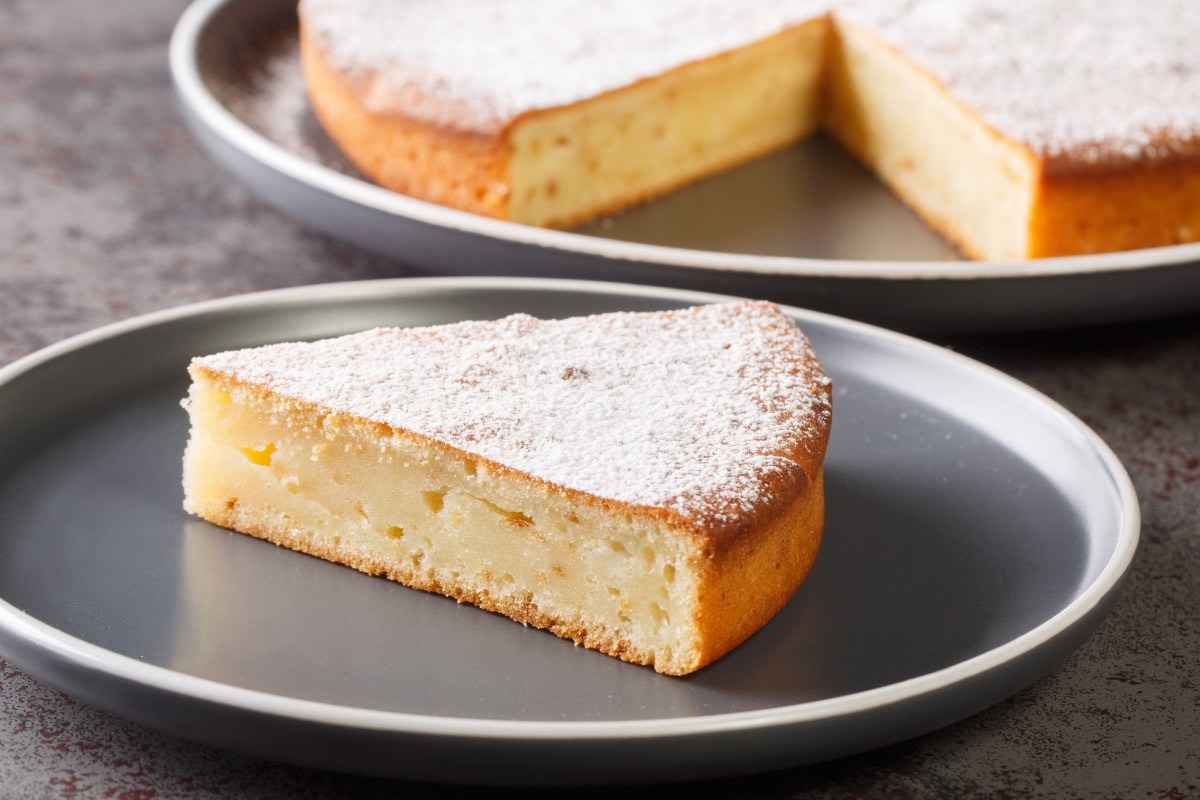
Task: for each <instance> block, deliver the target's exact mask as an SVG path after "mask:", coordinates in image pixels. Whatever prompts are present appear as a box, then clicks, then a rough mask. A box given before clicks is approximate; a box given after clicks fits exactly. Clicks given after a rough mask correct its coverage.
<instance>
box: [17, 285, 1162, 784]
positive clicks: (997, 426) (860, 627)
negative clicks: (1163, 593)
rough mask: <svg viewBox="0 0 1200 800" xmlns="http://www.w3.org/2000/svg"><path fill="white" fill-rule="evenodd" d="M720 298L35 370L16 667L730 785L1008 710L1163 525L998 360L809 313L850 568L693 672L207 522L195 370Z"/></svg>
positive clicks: (309, 304)
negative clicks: (192, 425) (370, 339)
mask: <svg viewBox="0 0 1200 800" xmlns="http://www.w3.org/2000/svg"><path fill="white" fill-rule="evenodd" d="M713 299H716V298H714V297H713V296H710V295H700V294H693V293H687V292H681V291H677V290H669V289H653V288H640V287H634V286H621V285H614V284H591V283H579V282H569V281H546V280H520V279H505V280H501V279H483V278H478V279H428V280H400V281H383V282H372V283H361V284H341V285H334V286H320V287H308V288H301V289H290V290H284V291H277V292H270V293H265V294H259V295H250V296H246V297H240V298H233V299H229V300H223V301H217V302H211V303H206V304H201V305H197V306H191V307H186V308H183V309H179V310H173V311H168V312H164V313H159V314H155V315H151V316H148V317H143V318H140V319H136V320H132V321H130V322H125V323H121V324H118V325H114V326H109V327H107V328H103V329H101V330H98V331H96V332H94V333H91V334H87V335H84V336H81V337H76V338H74V339H71V340H68V341H66V342H63V343H61V344H59V345H56V346H54V347H51V348H49V349H47V350H43V351H41V352H39V353H36V354H34V355H32V356H30V357H27V358H25V359H23V360H21V361H19V362H17V363H15V364H12V365H10V366H9V367H7V368H5V369H3V370H0V652H3V653H4V656H5V657H6V658H8V659H11V660H12V661H13V662H14V663H16V664H17V665H18V666H20V667H22V668H23V669H25V670H27V671H28V672H30V673H31V674H33V675H35V676H37V677H38V678H40V679H41V680H43V681H45V682H46V683H49V684H50V685H53V686H57V687H59V688H61V689H63V690H65V691H67V692H68V693H70V694H72V695H75V696H76V697H78V698H80V699H82V700H84V701H86V702H88V703H92V704H94V705H97V706H100V707H103V708H106V709H109V710H111V711H114V712H116V713H118V714H121V715H124V716H126V717H128V718H130V719H133V720H136V721H138V722H141V723H144V724H146V725H150V726H153V727H156V728H159V729H162V730H164V731H167V732H169V733H172V734H176V735H179V736H183V737H188V738H192V739H196V740H199V741H203V742H208V743H212V744H216V745H219V746H222V747H226V748H230V749H234V750H240V751H244V752H247V753H253V754H258V755H263V756H267V757H270V758H275V759H280V760H284V761H291V762H294V763H299V764H305V765H309V766H318V767H328V768H333V769H340V770H349V771H357V772H364V773H373V774H379V775H390V776H404V777H416V778H426V779H434V780H447V781H474V782H494V783H510V782H523V783H546V784H549V783H568V782H606V781H608V782H615V781H649V780H676V779H684V778H699V777H707V776H717V775H728V774H735V773H739V772H749V771H755V770H765V769H772V768H779V767H787V766H794V765H799V764H804V763H809V762H812V761H815V760H818V759H826V758H830V757H834V756H838V755H843V754H847V753H851V752H855V751H860V750H864V749H868V748H872V747H876V746H879V745H883V744H886V743H889V742H894V741H897V740H899V739H902V738H906V737H911V736H915V735H918V734H920V733H922V732H925V731H928V730H931V729H933V728H936V727H938V726H941V725H945V724H947V723H949V722H951V721H953V720H956V719H960V718H962V717H964V716H967V715H969V714H972V713H974V712H976V711H978V710H980V709H982V708H984V707H985V706H987V705H989V704H991V703H994V702H996V701H998V700H1000V699H1002V698H1004V697H1006V696H1008V695H1010V694H1011V693H1013V692H1014V691H1016V690H1017V689H1019V688H1021V687H1023V686H1025V685H1027V684H1028V683H1030V682H1031V681H1033V680H1035V679H1036V678H1037V677H1039V676H1041V675H1042V674H1044V673H1046V672H1047V671H1049V670H1050V669H1052V668H1053V667H1054V666H1055V665H1056V664H1057V663H1059V662H1060V661H1061V660H1062V659H1064V658H1065V657H1066V656H1067V655H1068V654H1069V653H1070V652H1071V651H1072V650H1073V649H1074V648H1075V647H1076V646H1078V645H1079V644H1080V643H1081V642H1082V641H1083V640H1084V639H1085V638H1086V637H1087V636H1088V635H1089V634H1090V633H1091V632H1092V631H1093V630H1094V629H1095V627H1096V626H1097V625H1098V624H1099V623H1100V621H1101V619H1102V618H1103V616H1104V615H1105V614H1106V613H1107V611H1108V609H1109V607H1110V606H1111V604H1112V602H1113V600H1114V599H1115V597H1116V594H1117V590H1118V586H1119V584H1120V582H1121V579H1122V577H1123V576H1124V574H1125V571H1126V569H1127V567H1128V566H1129V563H1130V559H1131V557H1132V555H1133V552H1134V547H1135V544H1136V540H1137V536H1138V524H1139V521H1138V520H1139V517H1138V506H1137V501H1136V499H1135V497H1134V493H1133V489H1132V487H1131V485H1130V483H1129V480H1128V477H1127V476H1126V474H1125V473H1124V471H1123V470H1122V468H1121V466H1120V464H1119V463H1118V461H1117V460H1116V458H1115V457H1114V456H1113V455H1112V453H1111V452H1110V451H1109V450H1108V448H1107V447H1105V446H1104V444H1103V443H1102V442H1101V441H1100V440H1099V439H1098V438H1097V437H1096V436H1095V435H1094V434H1093V433H1092V432H1090V431H1089V430H1088V429H1087V428H1086V427H1084V426H1083V424H1082V423H1080V422H1079V421H1078V420H1077V419H1075V418H1074V417H1072V416H1070V415H1069V414H1068V413H1066V412H1065V411H1064V410H1063V409H1061V408H1060V407H1058V406H1056V405H1054V404H1053V403H1051V402H1050V401H1049V400H1047V399H1046V398H1044V397H1043V396H1041V395H1039V394H1037V393H1036V392H1034V391H1033V390H1031V389H1029V388H1027V387H1025V386H1024V385H1022V384H1020V383H1017V382H1016V381H1014V380H1012V379H1010V378H1007V377H1005V376H1003V375H1001V374H999V373H997V372H995V371H994V370H991V369H989V368H987V367H984V366H981V365H979V364H977V363H975V362H972V361H969V360H967V359H965V358H963V357H961V356H958V355H955V354H953V353H950V352H948V351H945V350H942V349H939V348H936V347H933V346H931V345H927V344H924V343H921V342H918V341H916V340H913V339H909V338H906V337H903V336H900V335H898V334H893V333H888V332H886V331H882V330H879V329H876V328H871V327H868V326H864V325H861V324H858V323H852V322H847V321H844V320H839V319H836V318H832V317H827V316H824V315H820V314H814V313H812V312H803V311H797V310H789V313H792V314H793V315H794V317H795V318H796V319H797V320H798V321H799V322H800V324H801V325H802V326H803V327H804V329H805V330H806V331H807V332H808V334H809V336H810V337H811V338H812V340H813V343H814V345H815V346H816V348H817V351H818V353H819V354H820V356H821V357H822V359H823V361H824V363H825V365H826V368H827V370H828V372H829V373H830V374H831V376H832V377H833V379H834V386H835V395H834V416H835V424H834V429H833V433H832V440H831V444H830V450H829V455H828V461H827V469H826V474H827V476H828V478H827V487H828V514H827V527H826V535H825V541H824V544H823V545H822V547H823V549H822V551H821V553H820V555H819V557H818V559H817V563H816V566H815V567H814V570H813V572H812V574H811V576H810V578H809V579H808V581H807V582H806V583H805V584H804V585H803V586H802V587H801V589H800V591H799V592H798V593H797V595H796V596H795V598H794V599H793V600H792V601H791V603H790V604H789V605H788V606H787V607H786V608H785V609H784V610H783V611H782V612H781V613H780V614H779V616H778V617H776V618H775V619H774V620H773V621H772V622H771V623H769V624H768V625H767V626H766V627H765V628H764V629H763V630H762V631H760V632H759V633H758V634H756V635H755V636H754V637H752V638H751V639H750V640H749V641H748V642H747V643H746V644H745V645H743V646H742V647H741V648H739V649H738V650H736V651H735V652H733V653H732V654H730V655H729V656H727V657H726V658H724V659H722V660H720V661H719V662H717V663H716V664H714V665H712V666H710V667H708V668H706V669H704V670H701V671H700V672H699V673H696V674H695V675H693V676H690V677H688V678H670V677H664V676H662V675H658V674H656V673H654V672H653V671H652V670H650V669H646V668H643V667H637V666H632V665H629V664H625V663H623V662H620V661H617V660H615V659H612V658H609V657H607V656H604V655H600V654H597V653H594V652H591V651H587V650H583V649H581V648H576V647H574V646H572V645H571V644H570V643H569V642H565V641H563V640H561V639H558V638H556V637H554V636H551V635H549V634H547V633H544V632H541V631H537V630H534V629H530V628H524V627H521V626H520V625H516V624H513V623H512V622H510V621H508V620H506V619H503V618H501V617H499V616H496V615H493V614H489V613H486V612H483V611H480V610H478V609H475V608H472V607H470V606H465V605H457V604H456V603H454V602H453V601H450V600H447V599H444V598H440V597H436V596H433V595H429V594H424V593H421V592H417V591H413V590H410V589H406V588H404V587H402V586H400V585H398V584H395V583H391V582H388V581H385V580H382V579H376V578H370V577H367V576H364V575H362V574H360V573H357V572H354V571H352V570H350V569H347V568H344V567H340V566H336V565H333V564H329V563H326V562H323V561H319V560H317V559H314V558H310V557H308V556H303V555H300V554H297V553H293V552H290V551H287V550H283V549H280V548H277V547H274V546H272V545H269V544H265V543H263V542H261V541H258V540H256V539H252V538H250V537H246V536H241V535H239V534H233V533H228V532H226V531H223V530H221V529H218V528H216V527H213V526H210V525H208V524H207V523H203V522H199V521H196V520H194V519H190V518H189V517H188V516H186V515H185V514H184V513H183V512H182V511H181V510H180V503H181V499H182V497H181V490H180V457H181V453H182V450H183V446H184V442H185V440H186V437H187V423H186V416H185V414H184V412H183V411H182V409H180V407H179V399H180V398H181V397H182V396H183V395H184V393H185V391H186V388H187V386H186V385H187V378H186V374H185V366H186V364H187V362H188V360H189V358H190V357H192V356H193V355H197V354H202V353H208V352H212V351H217V350H221V349H225V348H232V347H240V346H246V345H257V344H262V343H266V342H270V341H276V340H283V339H298V338H316V337H324V336H329V335H333V334H340V333H344V332H348V331H352V330H359V329H363V328H368V327H371V326H376V325H414V324H427V323H440V322H448V321H453V320H460V319H465V318H493V317H496V316H501V315H504V314H506V313H510V312H517V311H524V312H529V313H532V314H535V315H541V316H567V315H573V314H581V313H590V312H600V311H608V310H616V309H632V310H642V309H656V308H668V307H675V306H679V305H686V304H693V303H699V302H708V301H711V300H713ZM614 764H621V765H622V767H621V769H620V771H614V769H613V765H614Z"/></svg>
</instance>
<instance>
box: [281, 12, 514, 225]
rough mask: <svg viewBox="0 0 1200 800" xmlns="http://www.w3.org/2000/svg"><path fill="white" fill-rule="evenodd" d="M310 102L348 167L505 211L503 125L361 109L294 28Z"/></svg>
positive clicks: (490, 212)
mask: <svg viewBox="0 0 1200 800" xmlns="http://www.w3.org/2000/svg"><path fill="white" fill-rule="evenodd" d="M300 58H301V64H302V65H303V69H304V75H305V81H306V83H307V87H308V96H309V103H310V105H311V107H312V110H313V113H314V114H315V115H316V117H317V119H318V120H319V121H320V122H321V126H322V127H323V128H324V129H325V131H326V133H328V134H329V137H330V138H331V139H332V140H333V141H334V142H335V143H336V144H337V146H338V148H339V149H340V150H341V151H342V152H343V153H344V154H345V155H346V157H347V158H348V159H349V160H350V161H351V163H353V164H354V166H355V168H356V169H358V170H359V171H360V172H362V173H363V174H364V175H366V176H367V177H368V178H370V179H371V180H372V181H374V182H375V183H378V184H379V185H380V186H383V187H384V188H386V189H391V190H392V191H395V192H399V193H401V194H405V195H409V196H411V197H415V198H417V199H420V200H427V201H429V202H432V203H437V204H439V205H444V206H447V207H450V208H456V209H459V210H461V211H468V212H471V213H474V214H481V215H483V216H488V217H496V218H499V219H507V218H508V215H509V214H508V209H509V196H510V189H511V185H510V179H509V174H508V145H507V143H506V141H505V136H504V133H503V131H501V132H500V133H498V134H497V133H494V132H493V133H485V132H479V131H464V130H454V129H451V128H446V127H437V126H431V125H429V124H428V123H426V122H424V121H419V120H416V119H412V118H409V117H406V116H404V115H403V114H401V113H398V112H396V113H391V114H386V115H381V114H375V113H372V112H370V111H368V110H367V108H366V107H365V106H364V105H363V103H362V102H361V100H360V99H359V98H358V96H357V95H356V93H355V92H354V90H353V89H352V88H351V86H350V85H349V84H348V83H347V82H346V79H345V78H344V77H342V76H340V75H339V74H337V73H336V72H334V71H333V70H332V69H331V68H330V67H329V65H328V64H327V63H326V62H325V59H324V57H323V56H322V54H321V52H320V50H319V49H318V48H317V46H316V44H315V43H314V42H313V41H312V40H311V39H310V38H309V37H308V36H307V34H306V32H305V29H304V26H303V23H302V24H301V28H300Z"/></svg>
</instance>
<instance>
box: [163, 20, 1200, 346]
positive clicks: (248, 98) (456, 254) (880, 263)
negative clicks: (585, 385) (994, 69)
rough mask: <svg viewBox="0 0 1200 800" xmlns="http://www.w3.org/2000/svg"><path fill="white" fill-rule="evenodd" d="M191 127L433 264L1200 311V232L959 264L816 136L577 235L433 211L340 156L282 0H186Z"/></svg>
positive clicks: (754, 289) (907, 299)
mask: <svg viewBox="0 0 1200 800" xmlns="http://www.w3.org/2000/svg"><path fill="white" fill-rule="evenodd" d="M171 69H172V73H173V75H174V78H175V84H176V87H177V89H178V91H179V95H180V97H181V99H182V101H183V109H184V112H185V116H186V118H187V121H188V123H189V124H190V125H191V128H192V130H193V132H194V133H195V135H196V137H197V139H198V140H199V141H200V142H201V143H202V144H203V145H204V146H205V147H207V148H208V150H209V151H210V152H211V153H212V155H213V156H214V157H215V158H216V160H217V161H218V162H220V163H221V164H223V165H224V166H226V167H228V168H229V169H230V170H232V171H233V172H234V173H235V174H236V175H237V176H239V177H240V178H241V179H242V180H243V181H245V182H246V184H247V185H248V186H250V187H251V188H252V189H253V190H254V191H256V192H257V193H258V194H259V195H260V196H262V197H263V198H265V199H266V200H268V201H270V202H271V203H274V204H275V205H277V206H278V207H280V208H281V209H283V210H284V211H285V212H287V213H288V214H291V215H293V216H295V217H296V218H297V219H299V220H301V221H303V222H304V223H306V224H308V225H311V226H313V227H315V228H318V229H320V230H323V231H325V232H327V233H330V234H332V235H334V236H337V237H340V238H343V239H347V240H349V241H351V242H354V243H356V244H359V245H361V246H364V247H367V248H370V249H373V250H376V251H378V252H382V253H384V254H387V255H389V256H393V257H395V258H397V259H399V260H400V261H402V262H405V263H407V264H410V265H413V266H417V267H420V268H423V269H427V270H430V271H432V272H434V273H438V274H443V273H458V274H484V275H487V274H491V275H535V276H548V277H575V278H601V279H606V280H622V281H633V282H637V283H651V284H663V285H674V286H681V287H685V288H690V289H702V290H706V291H719V292H728V293H732V294H745V295H750V296H755V297H769V298H771V299H775V300H778V301H780V302H785V303H791V304H793V305H800V306H805V307H808V308H816V309H820V310H823V311H829V312H833V313H836V314H841V315H844V316H848V317H853V318H856V319H863V320H867V321H870V322H875V323H880V324H885V325H888V326H889V327H893V328H901V329H905V330H920V331H942V332H950V331H997V330H1019V329H1031V328H1044V327H1062V326H1071V325H1079V324H1085V323H1088V324H1090V323H1098V322H1108V321H1116V320H1130V319H1137V318H1145V317H1152V316H1161V315H1166V314H1172V313H1179V312H1184V311H1192V310H1196V309H1200V265H1198V264H1197V262H1200V244H1192V245H1179V246H1175V247H1163V248H1156V249H1153V250H1141V251H1135V252H1128V253H1115V254H1107V255H1100V256H1080V257H1072V258H1059V259H1044V260H1040V261H1036V262H1018V263H989V262H960V261H957V260H956V256H955V255H954V254H953V253H952V252H950V251H949V250H948V249H947V247H946V245H945V244H944V243H943V241H942V240H941V239H940V238H939V237H937V236H935V235H934V234H932V233H931V232H930V231H929V230H928V229H927V228H926V227H925V225H924V224H922V223H921V221H920V220H919V219H917V218H916V217H915V216H914V215H913V214H912V213H911V212H910V211H908V209H907V208H905V207H904V205H903V204H901V203H900V202H899V201H897V200H896V198H895V197H893V196H892V195H891V193H889V192H888V191H887V190H886V189H884V188H883V187H882V186H881V185H880V184H879V183H878V182H877V181H876V180H875V179H874V178H872V177H871V176H870V175H869V174H867V173H866V172H865V171H864V170H862V169H861V168H859V167H858V166H857V165H856V164H855V163H854V162H853V161H852V160H851V159H850V158H849V157H848V156H846V155H845V154H844V153H842V152H841V151H840V150H838V149H837V148H836V147H834V146H833V145H832V144H830V143H828V142H826V141H824V140H821V139H817V140H813V141H810V142H807V143H805V144H802V145H800V146H797V147H794V148H792V149H790V150H787V151H785V152H783V153H780V154H778V155H776V156H774V157H771V158H768V159H765V160H763V161H759V162H757V163H754V164H751V165H748V166H746V167H744V168H742V169H739V170H735V171H734V172H731V173H729V174H726V175H723V176H720V177H717V178H714V179H712V180H709V181H705V182H703V183H700V184H698V185H696V186H692V187H690V188H688V189H685V190H684V191H681V192H677V193H675V194H673V195H671V196H670V197H667V198H664V199H663V200H660V201H657V202H655V203H652V204H649V205H647V206H644V207H642V208H638V209H635V210H633V211H630V212H628V213H626V214H623V215H620V216H617V217H613V218H611V219H607V220H603V221H602V222H601V223H597V224H595V225H592V226H590V227H587V228H585V229H582V230H579V231H573V232H564V231H547V230H542V229H539V228H532V227H528V226H525V225H517V224H513V223H508V222H501V221H498V220H492V219H486V218H483V217H478V216H475V215H472V214H465V213H462V212H457V211H453V210H450V209H446V208H441V207H439V206H435V205H432V204H429V203H424V202H421V201H418V200H414V199H412V198H409V197H404V196H402V195H399V194H396V193H394V192H389V191H386V190H384V189H381V188H379V187H377V186H374V185H372V184H370V183H368V182H367V181H365V180H363V179H362V178H361V177H359V176H358V175H357V174H356V173H355V172H354V171H353V170H352V169H350V168H349V167H347V166H345V165H344V163H342V159H341V156H340V155H339V154H338V152H337V150H336V148H334V147H333V145H332V144H331V143H330V142H329V140H328V139H327V138H326V137H325V135H324V134H323V133H322V131H321V129H320V127H319V126H318V125H317V124H316V121H315V120H314V119H313V117H312V115H311V113H310V112H309V110H308V105H307V102H306V99H305V95H304V87H303V81H302V78H301V74H300V68H299V63H298V60H297V57H296V20H295V0H197V2H195V3H194V4H193V6H192V7H191V8H189V10H188V11H187V13H186V14H185V15H184V16H183V17H182V19H181V20H180V22H179V25H178V27H177V28H176V32H175V36H174V38H173V40H172V43H171Z"/></svg>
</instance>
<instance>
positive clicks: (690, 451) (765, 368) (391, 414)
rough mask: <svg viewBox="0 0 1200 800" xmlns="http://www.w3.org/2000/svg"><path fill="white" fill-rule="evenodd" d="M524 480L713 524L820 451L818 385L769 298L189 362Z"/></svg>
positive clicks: (416, 331) (382, 335)
mask: <svg viewBox="0 0 1200 800" xmlns="http://www.w3.org/2000/svg"><path fill="white" fill-rule="evenodd" d="M197 363H198V364H199V365H200V366H202V367H205V368H207V369H209V370H212V371H215V372H218V373H224V374H227V375H230V376H232V377H234V378H236V379H238V380H240V381H243V382H246V383H249V384H254V385H258V386H261V387H265V388H269V389H271V390H273V391H274V392H276V393H278V394H281V395H285V396H288V397H293V398H297V399H300V400H304V401H307V402H310V403H315V404H319V405H321V406H325V407H327V408H329V409H331V410H333V411H335V412H341V413H344V414H348V415H351V416H353V417H356V418H359V419H363V420H368V421H371V422H377V423H382V424H384V425H388V426H392V427H395V428H401V429H405V430H409V431H412V432H415V433H418V434H421V435H423V436H427V437H430V438H432V439H435V440H438V441H442V442H445V443H447V444H449V445H451V446H453V447H456V448H458V449H460V450H463V451H465V452H467V453H470V454H473V455H476V456H480V457H482V458H486V459H489V460H491V461H493V462H496V463H499V464H501V465H504V466H506V467H510V468H513V469H517V470H520V471H521V472H524V473H526V474H528V475H530V476H532V477H534V478H539V479H542V480H545V481H548V482H551V483H555V484H560V485H562V486H566V487H568V488H571V489H575V490H579V491H583V492H587V493H589V494H592V495H595V496H597V497H601V498H606V499H610V500H617V501H620V502H624V503H629V504H634V505H645V506H654V507H662V508H666V509H669V510H672V511H675V512H677V513H679V514H681V515H682V516H683V517H685V518H687V519H691V520H694V521H698V522H699V521H704V522H706V523H712V522H714V521H715V522H717V523H720V522H728V521H730V520H734V519H737V518H738V517H739V516H742V515H745V514H747V513H750V512H752V511H753V510H754V509H756V508H761V507H763V506H764V505H766V504H769V503H770V502H771V501H772V500H773V499H776V498H773V497H772V493H773V492H775V491H776V490H777V489H778V488H779V487H784V486H789V485H795V481H796V480H797V476H796V472H797V470H798V469H799V467H798V465H797V463H796V462H795V461H793V460H792V458H791V457H794V456H796V455H797V453H801V454H805V455H813V456H815V458H814V459H813V460H812V462H811V463H820V460H821V456H822V455H823V447H824V441H825V434H826V432H827V430H828V425H829V414H830V407H829V400H828V397H829V392H828V386H829V381H828V378H826V377H825V376H824V374H823V372H822V371H821V368H820V365H819V364H818V362H817V360H816V357H815V356H814V354H813V352H812V350H811V348H810V346H809V344H808V341H807V339H805V337H804V335H803V334H802V333H801V332H800V331H799V329H798V328H797V327H796V326H795V324H794V323H792V322H791V320H789V319H788V318H787V317H786V316H785V315H783V314H782V313H781V312H780V311H779V310H778V308H776V307H775V306H773V305H771V304H768V303H742V304H727V305H714V306H703V307H699V308H695V309H688V310H683V311H676V312H662V313H649V314H647V313H640V314H635V313H618V314H605V315H598V316H592V317H577V318H571V319H565V320H539V319H535V318H533V317H530V316H525V315H516V316H511V317H506V318H504V319H502V320H497V321H494V322H462V323H457V324H453V325H445V326H438V327H428V328H409V329H397V328H383V329H376V330H371V331H366V332H363V333H358V334H353V335H350V336H344V337H340V338H336V339H328V340H323V341H318V342H312V343H288V344H279V345H269V346H266V347H260V348H254V349H250V350H240V351H233V352H226V353H220V354H217V355H212V356H207V357H204V358H200V359H197Z"/></svg>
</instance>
